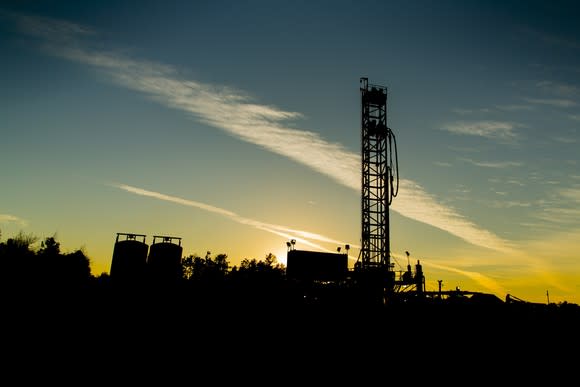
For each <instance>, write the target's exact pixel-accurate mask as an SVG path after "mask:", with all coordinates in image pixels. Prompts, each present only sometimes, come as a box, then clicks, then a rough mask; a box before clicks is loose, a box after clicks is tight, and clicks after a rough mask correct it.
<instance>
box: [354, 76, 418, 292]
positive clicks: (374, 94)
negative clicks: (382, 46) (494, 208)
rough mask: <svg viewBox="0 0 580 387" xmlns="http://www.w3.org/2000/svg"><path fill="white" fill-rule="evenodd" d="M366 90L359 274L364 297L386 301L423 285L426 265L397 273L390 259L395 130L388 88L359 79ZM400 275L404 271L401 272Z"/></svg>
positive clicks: (363, 92) (395, 179)
mask: <svg viewBox="0 0 580 387" xmlns="http://www.w3.org/2000/svg"><path fill="white" fill-rule="evenodd" d="M360 92H361V133H362V141H361V144H362V146H361V148H362V149H361V154H362V195H361V214H362V224H361V233H362V235H361V244H362V246H361V250H360V254H359V258H358V260H357V263H356V264H355V270H354V278H355V279H356V281H357V283H358V284H359V286H360V288H361V289H363V290H364V293H365V297H366V298H367V299H371V300H374V301H379V302H385V301H388V300H390V299H392V298H393V297H394V295H395V293H397V292H398V290H400V289H403V288H405V289H406V288H408V287H410V286H412V287H414V288H415V290H416V291H417V292H422V291H423V289H424V283H423V281H424V279H423V273H422V269H421V265H420V264H419V263H417V266H416V271H415V273H412V272H411V267H410V265H408V266H407V272H403V273H402V275H399V276H397V275H396V274H397V272H395V270H394V263H392V262H391V248H390V240H389V206H390V205H391V203H392V202H393V198H394V197H395V196H397V194H398V192H399V165H398V156H397V142H396V139H395V134H394V133H393V131H392V130H391V129H390V128H389V127H388V125H387V88H386V87H384V86H379V85H372V84H369V82H368V78H361V79H360ZM399 274H401V273H399Z"/></svg>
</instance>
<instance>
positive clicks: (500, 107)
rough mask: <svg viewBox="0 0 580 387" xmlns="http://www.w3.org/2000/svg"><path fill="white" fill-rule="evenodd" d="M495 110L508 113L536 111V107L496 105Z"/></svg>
mask: <svg viewBox="0 0 580 387" xmlns="http://www.w3.org/2000/svg"><path fill="white" fill-rule="evenodd" d="M495 108H496V109H498V110H503V111H506V112H516V111H530V110H534V107H533V106H530V105H496V107H495Z"/></svg>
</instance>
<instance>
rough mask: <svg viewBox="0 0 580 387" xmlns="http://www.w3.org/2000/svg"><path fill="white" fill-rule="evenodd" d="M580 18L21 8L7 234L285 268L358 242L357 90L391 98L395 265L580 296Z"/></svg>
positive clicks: (6, 174)
mask: <svg viewBox="0 0 580 387" xmlns="http://www.w3.org/2000/svg"><path fill="white" fill-rule="evenodd" d="M577 10H578V7H577V6H576V5H575V4H574V3H573V2H558V1H556V2H534V1H530V2H495V1H490V2H471V1H466V2H448V1H441V2H421V1H412V2H388V1H387V2H371V1H359V2H292V3H287V2H260V1H249V2H227V1H221V2H220V1H217V2H216V1H212V2H172V1H164V2H127V1H117V2H98V3H95V4H78V3H76V2H64V1H58V2H57V1H40V2H39V1H34V2H33V1H30V2H27V1H14V2H10V1H9V2H7V3H6V4H5V5H4V6H3V8H2V10H1V13H0V32H1V34H0V49H1V50H2V52H3V55H2V58H3V59H2V61H0V84H1V85H2V87H1V88H0V117H2V119H1V121H0V130H1V134H2V142H1V143H0V151H1V153H0V163H1V166H0V176H1V177H2V180H3V184H2V186H3V188H2V193H1V201H0V222H1V224H0V229H1V230H2V237H3V238H6V237H9V236H10V235H13V234H15V233H17V232H18V231H20V230H23V231H24V232H28V233H33V234H36V235H38V236H40V237H45V236H50V235H53V234H54V233H56V234H57V236H58V238H59V239H60V240H61V241H62V243H63V245H64V246H66V247H67V248H69V249H75V248H79V247H83V248H84V249H85V250H86V252H87V254H88V255H89V257H90V258H91V260H92V263H93V272H95V273H100V272H102V271H108V269H109V267H110V259H111V255H112V248H113V243H114V238H115V235H116V233H117V232H135V233H142V234H147V235H150V236H152V235H160V234H161V235H174V236H179V237H182V238H183V246H184V251H185V253H186V254H190V253H198V254H201V255H204V254H205V252H206V251H208V250H209V251H212V252H214V253H220V252H225V253H227V254H228V255H229V257H230V260H231V261H232V262H233V263H237V262H239V261H240V260H241V259H243V258H258V259H260V258H263V256H265V255H266V254H267V253H268V252H273V253H274V254H276V255H277V256H278V257H279V258H280V260H282V261H283V260H284V258H285V257H284V255H285V241H287V240H288V239H291V238H296V239H297V240H298V243H299V247H300V248H305V249H310V248H312V249H323V250H324V249H326V250H331V251H334V250H335V248H336V246H338V245H341V244H345V243H350V244H351V245H352V246H355V248H353V249H352V250H351V255H353V259H356V255H357V254H358V250H357V249H356V246H357V245H358V244H359V243H360V122H359V121H360V95H359V89H358V88H359V78H360V77H363V76H364V77H368V78H369V80H370V82H372V83H377V84H380V85H385V86H387V87H388V89H389V102H388V110H389V117H388V122H389V126H390V127H391V128H392V129H393V131H394V132H395V134H396V136H397V142H398V147H399V163H400V175H401V178H402V181H401V192H400V194H399V196H398V197H397V198H396V199H395V201H394V203H393V206H392V219H391V220H392V226H391V229H392V231H391V237H392V238H391V248H392V253H393V256H394V259H395V260H396V261H397V263H400V264H401V265H402V266H404V265H405V264H406V262H405V260H406V258H402V257H404V251H410V252H411V258H412V259H413V260H415V259H421V262H422V263H424V265H425V270H426V276H427V281H428V282H427V284H428V287H429V286H431V287H432V288H435V287H436V280H437V279H442V280H443V283H444V286H448V287H449V288H455V286H460V287H461V288H465V289H470V290H475V291H487V292H493V293H496V294H498V296H500V297H504V296H505V293H511V294H514V295H516V296H518V297H521V298H524V299H529V300H533V301H545V294H546V290H549V291H550V294H552V299H553V300H555V301H558V300H568V301H573V302H578V301H579V300H580V297H579V296H578V292H579V290H580V264H579V263H578V258H580V257H579V256H578V251H580V249H578V247H579V244H580V242H579V240H580V239H579V238H578V237H579V236H580V232H579V231H580V220H579V219H580V171H579V170H578V161H579V160H578V159H579V156H578V148H579V139H580V137H579V129H580V105H579V104H580V79H579V77H580V39H579V38H580V34H579V30H578V26H577V23H576V18H575V16H576V15H577Z"/></svg>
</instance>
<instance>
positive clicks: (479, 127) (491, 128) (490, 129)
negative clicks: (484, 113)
mask: <svg viewBox="0 0 580 387" xmlns="http://www.w3.org/2000/svg"><path fill="white" fill-rule="evenodd" d="M520 126H522V125H521V124H517V123H514V122H506V121H472V122H467V121H460V122H454V123H451V124H447V125H445V126H443V128H442V129H443V130H445V131H448V132H450V133H454V134H462V135H468V136H479V137H485V138H489V139H492V140H500V141H512V140H514V139H515V138H516V137H517V134H516V131H515V129H516V128H517V127H520Z"/></svg>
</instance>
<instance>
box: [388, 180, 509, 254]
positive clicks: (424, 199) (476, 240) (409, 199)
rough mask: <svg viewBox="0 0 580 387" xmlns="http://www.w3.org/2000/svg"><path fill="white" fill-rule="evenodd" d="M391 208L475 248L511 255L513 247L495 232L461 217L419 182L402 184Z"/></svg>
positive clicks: (407, 181)
mask: <svg viewBox="0 0 580 387" xmlns="http://www.w3.org/2000/svg"><path fill="white" fill-rule="evenodd" d="M392 208H393V209H394V210H395V211H397V212H399V213H402V214H404V215H405V216H407V217H409V218H411V219H415V220H418V221H420V222H423V223H426V224H430V225H432V226H434V227H437V228H439V229H441V230H445V231H447V232H449V233H450V234H453V235H455V236H458V237H460V238H462V239H463V240H465V241H467V242H469V243H471V244H474V245H476V246H481V247H485V246H487V247H488V248H491V249H493V250H498V251H504V252H509V251H511V249H512V247H511V245H510V244H509V243H508V242H507V241H505V240H503V239H501V238H500V237H498V236H497V235H495V234H494V233H492V232H490V231H487V230H484V229H481V228H480V227H478V226H477V225H476V224H474V223H473V222H471V221H469V220H468V219H466V218H465V217H463V216H461V215H460V214H458V213H457V212H456V211H455V210H454V209H453V208H450V207H447V206H444V205H442V204H440V203H439V202H438V201H437V200H436V199H435V198H433V197H432V196H431V195H429V194H428V193H427V192H425V190H424V189H423V187H421V186H420V185H419V184H418V183H415V182H412V181H409V180H404V181H402V182H401V187H400V189H399V196H397V200H395V201H393V206H392Z"/></svg>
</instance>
